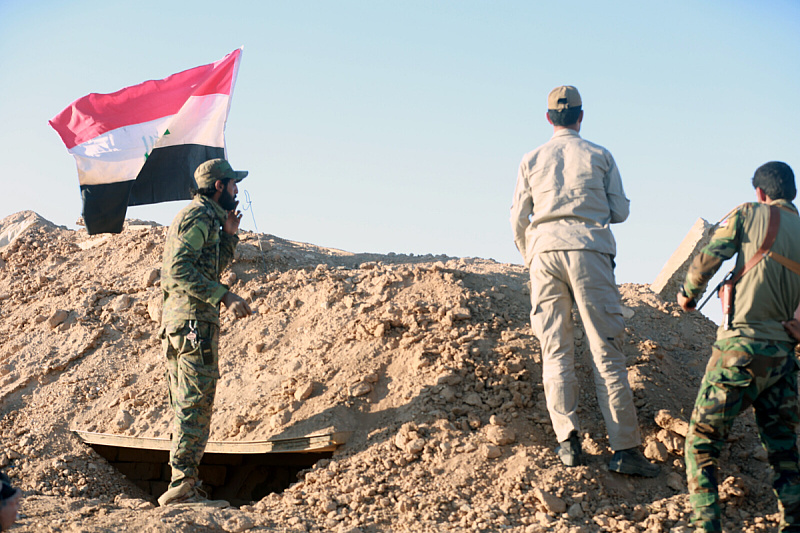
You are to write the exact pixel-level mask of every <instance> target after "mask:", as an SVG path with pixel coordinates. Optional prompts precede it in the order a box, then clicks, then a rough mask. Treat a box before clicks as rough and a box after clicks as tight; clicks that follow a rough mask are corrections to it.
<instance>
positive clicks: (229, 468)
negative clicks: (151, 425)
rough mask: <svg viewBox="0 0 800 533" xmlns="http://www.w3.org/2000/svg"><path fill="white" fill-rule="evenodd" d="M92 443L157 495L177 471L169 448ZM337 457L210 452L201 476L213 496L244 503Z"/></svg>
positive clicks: (141, 484)
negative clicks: (170, 463)
mask: <svg viewBox="0 0 800 533" xmlns="http://www.w3.org/2000/svg"><path fill="white" fill-rule="evenodd" d="M90 446H91V447H92V448H93V449H94V450H95V451H96V452H97V453H98V454H100V456H102V457H103V458H104V459H105V460H106V461H108V462H109V463H110V464H111V466H113V467H114V468H116V469H117V470H119V471H120V472H121V473H122V474H123V475H124V476H125V477H127V478H128V479H129V480H131V481H132V482H133V483H135V484H136V485H137V486H138V487H139V488H141V489H142V490H143V491H145V492H146V493H148V494H150V495H151V496H152V497H153V498H154V499H155V498H158V497H159V496H160V495H161V494H163V493H164V491H166V490H167V485H168V484H169V480H170V473H171V471H170V467H169V464H168V461H169V452H168V451H165V450H150V449H142V448H124V447H120V446H107V445H104V444H90ZM332 456H333V452H292V453H275V452H273V453H261V454H234V453H206V454H205V455H203V461H202V463H201V464H200V479H201V480H202V481H203V489H204V490H205V491H206V492H208V493H209V494H208V495H209V497H210V498H212V499H220V500H228V501H229V502H230V503H231V505H234V506H237V507H239V506H242V505H247V504H250V503H252V502H257V501H259V500H260V499H261V498H263V497H264V496H266V495H267V494H270V493H272V492H277V493H281V492H283V491H284V490H285V489H286V488H288V487H289V485H291V484H292V483H294V482H296V481H297V474H298V472H300V471H301V470H305V469H308V468H311V467H313V466H314V464H315V463H316V462H317V461H319V460H320V459H329V458H330V457H332Z"/></svg>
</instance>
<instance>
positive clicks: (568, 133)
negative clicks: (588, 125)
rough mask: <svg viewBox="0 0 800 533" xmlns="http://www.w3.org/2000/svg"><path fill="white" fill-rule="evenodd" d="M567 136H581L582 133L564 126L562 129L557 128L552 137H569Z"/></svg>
mask: <svg viewBox="0 0 800 533" xmlns="http://www.w3.org/2000/svg"><path fill="white" fill-rule="evenodd" d="M567 136H572V137H578V138H580V136H581V134H580V133H578V132H577V131H575V130H573V129H570V128H562V129H560V130H556V131H555V132H553V137H552V138H553V139H555V138H556V137H567Z"/></svg>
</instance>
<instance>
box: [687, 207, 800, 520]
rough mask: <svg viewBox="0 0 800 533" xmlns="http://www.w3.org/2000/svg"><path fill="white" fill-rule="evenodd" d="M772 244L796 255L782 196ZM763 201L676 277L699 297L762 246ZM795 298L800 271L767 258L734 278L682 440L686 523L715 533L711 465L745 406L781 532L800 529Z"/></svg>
mask: <svg viewBox="0 0 800 533" xmlns="http://www.w3.org/2000/svg"><path fill="white" fill-rule="evenodd" d="M771 203H772V204H774V205H777V206H778V207H780V208H781V226H780V230H779V232H778V237H777V239H776V241H775V244H774V245H773V246H772V250H773V251H775V252H776V253H779V254H781V255H785V256H786V257H789V258H790V259H793V260H795V261H798V260H800V218H798V217H797V209H796V208H795V207H794V205H792V204H791V203H790V202H787V201H785V200H777V201H773V202H771ZM768 211H769V207H768V206H767V205H766V204H758V203H748V204H744V205H742V206H740V207H739V208H738V209H737V210H736V211H735V212H734V213H733V214H732V215H731V216H730V217H729V218H728V220H727V223H726V224H725V225H724V226H722V227H721V228H720V229H719V230H717V232H716V233H715V234H714V236H713V238H712V240H711V242H710V243H709V245H708V246H706V247H705V248H704V249H703V251H702V252H701V253H700V254H699V255H698V256H697V257H695V259H694V261H693V262H692V265H691V267H690V270H689V272H688V274H687V276H686V281H685V283H684V291H685V292H686V295H687V296H689V297H693V298H697V297H699V296H700V295H701V294H702V292H703V290H704V288H705V286H706V284H707V283H708V281H709V280H710V279H711V277H712V276H713V275H714V273H715V272H716V271H717V270H718V269H719V267H720V265H721V264H722V262H723V261H725V260H726V259H729V258H730V257H732V256H733V255H734V254H735V253H737V252H738V253H739V256H738V258H737V271H738V270H740V269H741V268H742V266H743V264H744V262H745V261H746V260H747V259H749V258H750V257H752V256H753V255H754V254H755V252H756V250H757V249H758V248H759V247H760V246H761V243H762V242H763V240H764V236H765V234H766V228H767V221H768V215H767V213H768ZM798 303H800V276H797V275H796V274H794V273H793V272H790V271H789V270H788V269H786V268H784V267H782V266H781V265H780V264H778V263H777V262H775V261H772V260H770V259H763V260H761V261H760V262H759V263H758V264H757V265H756V266H755V267H753V269H751V270H750V271H748V273H747V274H745V275H744V276H743V277H742V278H741V279H740V280H739V282H738V283H737V284H736V291H735V299H734V315H733V320H732V327H731V329H728V330H725V329H722V328H720V330H719V331H718V333H717V341H716V342H715V343H714V346H713V350H712V354H711V359H710V360H709V362H708V366H707V367H706V371H705V375H704V377H703V382H702V384H701V385H700V391H699V393H698V395H697V400H696V402H695V405H694V411H693V413H692V419H691V422H690V424H689V433H688V434H687V436H686V447H685V452H686V475H687V481H688V485H689V493H690V496H689V499H690V501H691V504H692V508H693V510H694V514H693V517H692V523H693V524H694V525H695V526H697V527H698V528H700V529H702V530H703V531H721V530H722V529H721V524H720V508H719V503H718V500H719V497H718V491H717V462H718V460H719V456H720V453H721V451H722V447H723V446H724V444H725V441H726V439H727V436H728V433H729V431H730V428H731V426H732V425H733V421H734V419H735V418H736V416H737V415H738V414H739V413H741V412H742V411H744V410H745V409H747V408H748V407H750V406H751V405H752V406H753V408H754V410H755V415H756V422H757V423H758V428H759V435H760V437H761V443H762V445H763V446H764V448H765V449H766V451H767V455H768V460H769V463H770V465H771V466H772V469H773V488H774V491H775V494H776V496H777V497H778V506H779V508H780V511H781V531H800V456H798V450H797V442H796V441H797V436H796V431H797V429H798V424H800V419H799V418H798V411H797V410H798V399H797V369H798V365H797V361H796V359H795V358H794V347H795V344H796V341H795V340H794V339H792V338H791V337H790V336H789V335H788V333H786V331H785V330H784V329H783V326H782V325H781V322H782V321H785V320H789V319H790V318H792V315H793V313H794V310H795V309H796V308H797V306H798Z"/></svg>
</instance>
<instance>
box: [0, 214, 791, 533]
mask: <svg viewBox="0 0 800 533" xmlns="http://www.w3.org/2000/svg"><path fill="white" fill-rule="evenodd" d="M166 229H167V228H166V227H163V226H159V225H157V224H154V223H149V222H141V221H127V223H126V229H125V231H124V232H123V233H121V234H119V235H100V236H89V235H87V234H86V232H85V231H84V230H78V231H75V230H70V229H66V228H64V227H59V226H56V225H54V224H52V223H50V222H48V221H46V220H44V219H42V218H41V217H40V216H38V215H37V214H36V213H33V212H30V211H25V212H20V213H16V214H14V215H11V216H9V217H6V218H5V219H3V220H2V221H0V439H1V440H0V468H2V469H3V470H4V471H5V472H6V473H7V474H8V475H9V476H11V477H12V479H13V481H14V482H15V484H17V485H19V486H20V487H21V488H22V489H23V491H24V497H25V499H24V502H23V504H22V511H21V516H20V519H19V520H18V523H17V524H16V525H15V526H14V529H12V531H20V532H23V531H25V532H41V531H86V532H101V531H123V530H139V531H147V532H162V531H163V532H167V531H220V532H221V531H226V532H240V531H298V532H300V531H335V532H343V533H344V532H346V533H359V532H361V533H368V532H389V531H414V532H423V531H431V532H434V531H435V532H439V531H454V532H455V531H509V532H520V533H521V532H525V533H535V532H545V531H548V532H550V531H552V532H558V533H561V532H563V533H567V532H569V533H582V532H584V533H585V532H594V531H611V532H640V531H648V532H653V533H655V532H668V531H671V532H676V533H680V532H682V531H689V528H688V525H687V521H688V516H689V515H688V511H689V507H688V496H687V493H686V482H685V470H684V460H683V453H682V446H683V436H682V434H685V422H686V421H688V419H689V414H690V411H691V408H692V405H693V403H694V396H695V394H696V391H697V387H698V385H699V382H700V378H701V377H702V372H703V369H704V366H705V361H706V359H707V358H708V355H709V353H710V345H711V342H712V341H713V338H714V333H715V326H714V324H713V323H711V322H710V321H708V320H707V319H705V318H704V317H702V316H701V315H699V314H696V313H693V314H684V313H682V312H680V310H679V308H678V307H677V305H676V304H674V303H673V302H665V301H663V300H661V299H660V298H659V297H658V296H656V295H655V294H654V293H653V292H652V291H651V290H650V289H649V287H648V286H647V285H634V284H624V285H622V286H620V291H621V294H622V301H623V302H622V303H623V304H624V306H625V308H624V310H625V314H626V324H627V328H626V339H625V353H626V355H627V357H628V370H629V379H630V383H631V386H632V388H633V390H634V393H635V397H636V404H637V407H638V410H639V421H640V425H641V428H642V434H643V438H644V439H645V451H646V454H647V455H648V456H649V457H651V458H652V459H653V460H654V461H656V462H658V463H659V464H660V465H661V474H660V476H659V477H657V478H655V479H639V478H630V477H626V476H621V475H618V474H614V473H611V472H609V471H608V470H607V468H606V463H607V462H608V459H609V458H610V456H611V453H610V450H609V449H608V443H607V439H606V434H605V426H604V424H603V421H602V418H601V416H600V413H599V409H598V407H597V401H596V398H595V393H594V385H593V377H592V374H591V362H590V358H589V354H588V351H587V346H586V343H585V339H584V334H583V331H582V329H581V328H580V327H579V328H577V329H576V334H575V336H576V345H577V361H578V374H579V379H580V382H581V387H582V396H581V406H582V407H581V411H580V415H581V417H582V418H581V420H582V424H583V428H582V429H583V434H582V436H581V437H582V444H583V448H584V450H585V451H586V452H588V454H589V462H588V465H587V466H582V467H577V468H573V469H567V468H564V467H563V466H561V463H560V462H559V460H558V458H557V457H556V455H555V454H554V453H553V448H554V446H555V445H556V442H555V438H554V435H553V432H552V428H551V425H550V421H549V418H548V414H547V409H546V407H545V401H544V394H543V387H542V381H541V357H540V351H539V344H538V342H537V340H536V338H535V337H534V336H533V335H532V334H531V332H530V327H529V316H528V314H529V312H530V302H529V295H528V293H529V289H528V287H527V281H528V277H527V273H526V271H525V270H524V268H523V267H521V266H519V265H510V264H501V263H497V262H495V261H492V260H487V259H479V258H455V257H445V256H431V255H426V256H417V255H402V254H388V255H378V254H353V253H349V252H343V251H340V250H334V249H328V248H324V247H320V246H315V245H311V244H304V243H298V242H292V241H288V240H284V239H281V238H279V237H277V236H274V235H268V234H254V233H248V232H242V233H241V234H240V239H241V242H240V244H239V247H238V249H237V254H236V259H235V261H234V264H233V265H232V267H231V268H230V269H229V270H228V271H226V272H225V274H224V275H223V278H224V282H225V283H226V284H228V285H229V286H230V287H231V290H233V291H234V292H236V293H237V294H239V295H242V296H243V297H245V298H247V299H248V301H249V302H250V305H251V307H252V308H253V309H254V310H256V311H257V312H256V314H254V315H253V316H251V317H248V318H246V319H243V320H239V321H236V320H233V319H232V318H231V317H229V316H228V315H226V314H225V313H224V312H223V314H222V321H223V324H222V335H221V341H220V346H221V349H220V352H221V356H220V360H221V361H220V370H221V374H222V378H221V379H220V381H219V386H218V389H217V399H216V403H215V410H214V415H213V419H212V434H211V440H216V441H237V442H246V441H252V440H266V439H282V438H290V437H298V436H306V435H313V434H320V433H323V434H324V433H332V432H338V431H347V432H351V435H350V437H349V440H348V441H347V443H346V444H344V445H343V446H341V447H340V448H339V449H338V450H337V451H336V452H335V453H334V455H333V457H332V458H331V459H330V460H323V461H320V462H318V463H317V464H315V465H314V467H313V468H310V469H308V470H304V471H302V472H301V473H300V475H299V476H298V478H299V479H298V480H297V482H295V483H293V484H292V485H291V486H290V487H289V488H287V489H286V490H284V491H283V492H281V493H272V494H270V495H268V496H266V497H265V498H263V499H262V500H260V501H254V502H251V503H250V504H249V505H245V506H242V507H241V508H232V509H225V510H218V509H206V508H201V509H192V508H176V507H171V508H158V507H156V506H154V505H153V503H154V501H153V499H152V497H151V496H149V495H148V494H145V493H144V492H142V491H141V490H140V489H139V488H137V486H136V485H134V484H133V483H132V482H130V481H129V480H127V479H126V478H125V477H124V476H123V475H122V474H120V473H119V472H118V471H117V470H115V469H114V468H113V467H112V466H111V465H110V464H109V463H107V462H106V461H105V460H104V459H103V458H101V457H100V456H99V455H98V454H97V453H95V452H94V450H92V449H91V448H90V447H88V446H87V445H85V444H84V443H83V442H82V441H81V439H80V438H78V437H77V436H76V435H75V434H74V433H73V432H72V430H85V431H92V432H101V433H110V434H115V435H125V436H141V437H166V436H168V435H169V433H170V429H169V426H170V422H171V417H170V413H169V407H168V403H167V387H166V381H165V376H164V374H165V364H164V360H163V358H162V355H161V353H160V340H159V339H158V337H157V330H158V320H159V316H160V299H161V292H160V288H159V283H160V265H161V253H162V250H163V243H164V238H165V235H166ZM770 476H771V474H770V471H769V467H768V465H767V463H766V454H765V453H764V451H763V450H762V448H761V446H760V444H759V442H758V438H757V431H756V427H755V422H754V420H753V417H752V415H751V414H748V415H747V416H744V417H740V418H739V419H738V420H737V422H736V424H735V426H734V430H733V433H732V436H731V438H730V442H729V446H728V447H727V448H726V451H725V453H724V455H723V460H722V470H721V473H720V480H721V481H722V489H721V492H722V495H723V499H724V500H725V507H724V512H725V520H724V521H725V523H726V527H727V528H728V530H730V531H753V532H754V531H774V530H776V518H777V506H776V503H775V501H774V498H773V496H772V492H771V488H770V483H771V478H770Z"/></svg>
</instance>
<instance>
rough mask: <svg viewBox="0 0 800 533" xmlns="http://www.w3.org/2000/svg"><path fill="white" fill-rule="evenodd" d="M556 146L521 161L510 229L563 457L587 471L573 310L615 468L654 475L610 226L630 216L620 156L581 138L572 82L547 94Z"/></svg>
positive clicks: (580, 113) (542, 148)
mask: <svg viewBox="0 0 800 533" xmlns="http://www.w3.org/2000/svg"><path fill="white" fill-rule="evenodd" d="M547 121H548V122H549V123H550V124H552V126H553V137H552V138H551V139H550V141H549V142H547V143H545V144H544V145H542V146H540V147H539V148H537V149H536V150H534V151H532V152H530V153H528V154H526V155H525V156H524V157H523V158H522V162H521V163H520V166H519V173H518V175H517V186H516V189H515V190H514V203H513V205H512V207H511V228H512V230H513V232H514V243H515V244H516V245H517V248H518V249H519V251H520V253H522V257H523V259H524V261H525V266H526V267H528V268H530V275H531V326H532V328H533V332H534V334H535V335H536V337H537V338H538V339H539V342H540V343H541V345H542V381H543V382H544V392H545V399H546V400H547V409H548V411H549V412H550V420H551V421H552V422H553V430H554V431H555V433H556V439H557V440H558V442H559V443H560V444H559V446H558V448H556V453H557V454H558V457H559V459H561V462H563V463H564V464H565V465H566V466H570V467H571V466H577V465H580V464H583V462H584V458H583V451H582V449H581V444H580V440H579V437H578V434H579V431H580V424H579V420H578V379H577V377H576V376H575V346H574V338H573V329H574V324H573V322H572V307H573V305H577V307H578V312H579V313H580V316H581V320H582V321H583V324H584V327H585V328H586V336H587V338H588V341H589V348H590V350H591V352H592V366H593V368H594V375H595V387H596V389H595V390H596V392H597V400H598V403H599V404H600V410H601V412H602V413H603V418H604V419H605V422H606V428H607V429H608V440H609V444H610V446H611V449H612V450H614V455H613V457H612V458H611V461H610V462H609V464H608V468H609V470H611V471H614V472H619V473H621V474H632V475H639V476H646V477H655V476H657V475H658V473H659V470H660V469H659V467H658V465H654V464H651V463H650V462H649V461H648V460H647V459H646V458H645V457H644V455H643V454H642V452H641V450H640V449H639V445H640V444H641V443H642V439H641V434H640V432H639V422H638V420H637V416H636V407H635V406H634V404H633V393H632V391H631V387H630V384H629V383H628V370H627V368H626V367H625V355H624V354H623V353H622V349H621V343H622V336H623V334H624V332H625V322H624V320H623V318H622V306H621V304H620V296H619V289H617V284H616V282H615V280H614V255H615V253H616V243H615V241H614V236H613V235H612V234H611V228H610V225H611V224H614V223H619V222H623V221H625V219H626V218H628V210H629V203H630V202H629V201H628V198H627V197H626V196H625V191H624V190H623V188H622V179H621V178H620V175H619V170H617V165H616V163H615V162H614V158H613V157H612V156H611V153H610V152H609V151H608V150H606V149H605V148H603V147H602V146H598V145H596V144H593V143H591V142H589V141H586V140H584V139H582V138H581V136H580V130H581V124H582V122H583V109H582V102H581V96H580V94H578V90H577V89H576V88H575V87H573V86H571V85H564V86H561V87H556V88H555V89H553V90H552V91H551V92H550V94H549V96H548V97H547Z"/></svg>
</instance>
